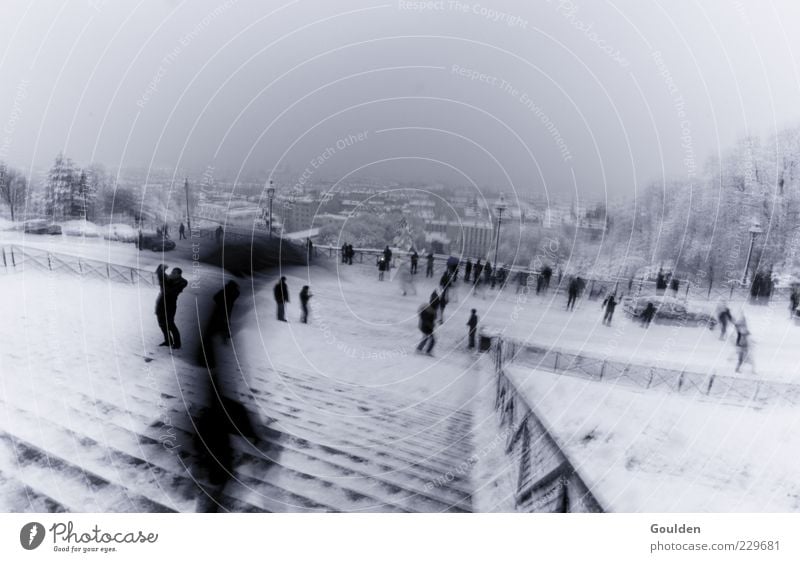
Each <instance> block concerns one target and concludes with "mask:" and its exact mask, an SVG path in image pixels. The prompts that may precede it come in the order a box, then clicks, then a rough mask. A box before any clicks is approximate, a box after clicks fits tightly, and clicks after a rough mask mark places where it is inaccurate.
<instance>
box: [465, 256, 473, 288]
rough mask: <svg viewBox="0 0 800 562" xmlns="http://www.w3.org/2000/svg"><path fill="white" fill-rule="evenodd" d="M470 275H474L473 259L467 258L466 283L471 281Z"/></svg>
mask: <svg viewBox="0 0 800 562" xmlns="http://www.w3.org/2000/svg"><path fill="white" fill-rule="evenodd" d="M470 275H472V260H471V259H469V258H467V265H465V266H464V283H469V276H470Z"/></svg>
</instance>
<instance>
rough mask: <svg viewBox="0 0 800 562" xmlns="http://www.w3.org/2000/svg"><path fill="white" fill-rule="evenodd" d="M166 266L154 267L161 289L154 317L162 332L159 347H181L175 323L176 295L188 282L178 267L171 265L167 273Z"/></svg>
mask: <svg viewBox="0 0 800 562" xmlns="http://www.w3.org/2000/svg"><path fill="white" fill-rule="evenodd" d="M166 269H167V266H166V265H164V264H161V265H159V266H158V267H157V268H156V278H157V279H158V284H159V287H160V288H161V291H160V292H159V294H158V298H157V299H156V318H157V319H158V327H159V328H161V333H162V334H164V341H163V342H161V343H160V344H159V347H166V346H169V347H171V348H172V349H180V348H181V334H180V332H179V331H178V327H177V326H176V325H175V312H176V311H177V310H178V295H180V294H181V292H182V291H183V290H184V289H185V288H186V286H187V285H188V284H189V283H188V282H187V281H186V279H184V278H183V277H182V276H181V274H182V273H183V271H181V269H180V268H179V267H173V268H172V271H171V272H170V273H169V275H167V273H166Z"/></svg>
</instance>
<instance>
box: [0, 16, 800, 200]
mask: <svg viewBox="0 0 800 562" xmlns="http://www.w3.org/2000/svg"><path fill="white" fill-rule="evenodd" d="M112 8H113V9H112ZM798 11H800V10H799V9H798V7H796V6H794V5H792V3H790V2H788V1H787V2H775V3H771V4H769V5H760V4H758V3H756V2H738V3H736V4H735V5H733V6H728V5H727V4H726V3H724V2H711V3H707V2H706V3H702V4H700V3H695V2H692V3H689V2H687V3H683V4H681V5H679V6H665V5H661V4H659V3H657V2H646V3H639V2H630V1H628V2H613V3H612V2H606V3H603V4H591V5H590V4H589V3H578V2H565V1H557V0H553V1H548V2H541V3H538V4H537V5H535V6H520V5H519V4H518V3H514V2H492V3H491V4H488V3H487V4H482V3H478V2H457V1H451V0H441V1H437V2H428V3H419V2H388V3H381V2H368V1H363V0H349V1H346V2H338V3H335V4H334V3H324V2H300V1H294V2H291V1H290V2H283V3H279V2H268V3H259V2H248V1H244V0H239V1H234V0H208V1H203V2H192V3H191V4H190V3H187V2H179V1H165V2H160V3H146V4H145V3H141V4H137V3H134V2H127V3H122V5H121V6H117V5H116V4H114V5H113V6H112V4H111V3H108V2H103V1H101V0H97V1H95V2H87V3H81V4H76V3H70V4H65V5H58V4H56V3H50V2H40V3H30V4H25V5H22V4H19V5H16V4H9V3H5V4H4V5H3V6H2V7H0V14H2V17H0V72H2V76H3V84H4V86H3V88H2V90H0V161H4V162H7V163H9V164H11V165H14V166H18V167H20V168H22V169H23V170H27V171H31V170H35V169H42V168H47V167H48V166H49V165H50V163H51V162H52V160H53V157H54V156H55V155H56V154H57V153H58V152H64V153H65V154H66V155H67V156H69V157H70V158H72V159H74V160H76V161H77V162H79V163H80V164H84V165H85V164H88V163H90V162H100V163H103V164H105V165H106V166H108V167H110V168H113V169H117V168H126V167H143V168H145V169H147V168H148V167H150V166H154V167H167V168H171V169H176V170H189V171H191V172H193V173H194V174H195V175H198V176H199V175H200V174H202V173H203V171H204V170H208V169H213V170H215V171H216V173H217V174H219V175H220V176H221V177H226V178H229V179H235V178H236V177H237V176H239V175H241V176H242V177H253V176H254V175H255V176H261V177H263V178H264V179H265V180H266V178H267V177H268V176H269V174H270V171H271V170H273V169H276V170H277V172H276V175H280V176H281V177H283V178H286V179H287V181H288V180H290V179H295V181H296V180H297V178H304V179H303V181H306V182H309V183H313V182H315V181H323V180H332V179H333V180H335V179H339V178H341V177H343V176H348V175H352V176H371V177H384V178H387V179H393V180H398V181H401V182H415V181H428V182H444V183H448V184H453V185H465V186H470V185H475V186H477V187H483V186H492V187H493V188H496V189H498V190H502V191H506V192H518V193H519V194H520V195H521V196H527V195H530V194H535V195H549V196H553V197H570V196H579V197H589V198H592V199H598V198H602V197H612V198H613V197H617V196H622V195H631V194H633V193H635V191H636V190H638V189H639V188H641V187H642V186H643V185H645V184H647V183H649V182H650V181H653V180H656V181H657V180H659V179H660V178H661V177H664V176H665V177H668V178H677V179H680V178H683V179H686V180H692V179H694V178H695V177H696V176H697V175H698V174H699V173H700V172H701V171H702V169H703V167H704V166H705V164H706V162H707V160H708V158H709V157H713V156H715V155H717V154H719V153H720V152H723V151H724V150H725V149H726V148H729V147H730V146H732V145H733V144H734V143H735V142H736V141H737V139H738V138H740V137H742V136H743V135H745V134H752V135H758V136H769V135H771V134H774V133H775V132H776V131H777V130H779V129H781V128H783V127H786V126H791V125H795V124H797V122H798V120H800V109H799V108H798V107H797V104H796V99H797V95H798V93H800V74H799V73H798V68H797V64H796V61H795V54H796V53H800V48H799V47H800V45H799V44H798V39H797V38H796V37H794V36H792V35H791V34H790V33H789V31H788V30H787V29H786V28H785V23H784V22H786V21H796V19H797V16H798Z"/></svg>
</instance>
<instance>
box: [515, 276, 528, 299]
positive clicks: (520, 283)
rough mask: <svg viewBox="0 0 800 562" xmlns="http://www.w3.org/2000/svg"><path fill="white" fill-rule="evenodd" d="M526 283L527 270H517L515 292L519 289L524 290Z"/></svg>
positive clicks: (518, 291)
mask: <svg viewBox="0 0 800 562" xmlns="http://www.w3.org/2000/svg"><path fill="white" fill-rule="evenodd" d="M527 285H528V272H527V271H518V272H517V294H519V293H520V292H521V291H524V290H525V287H526V286H527Z"/></svg>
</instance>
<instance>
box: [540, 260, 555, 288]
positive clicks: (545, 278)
mask: <svg viewBox="0 0 800 562" xmlns="http://www.w3.org/2000/svg"><path fill="white" fill-rule="evenodd" d="M552 276H553V270H552V268H551V267H550V266H549V265H546V266H544V269H542V289H543V290H545V291H547V290H548V289H549V288H550V278H551V277H552Z"/></svg>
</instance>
